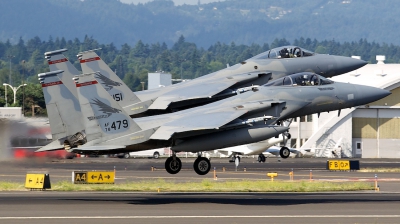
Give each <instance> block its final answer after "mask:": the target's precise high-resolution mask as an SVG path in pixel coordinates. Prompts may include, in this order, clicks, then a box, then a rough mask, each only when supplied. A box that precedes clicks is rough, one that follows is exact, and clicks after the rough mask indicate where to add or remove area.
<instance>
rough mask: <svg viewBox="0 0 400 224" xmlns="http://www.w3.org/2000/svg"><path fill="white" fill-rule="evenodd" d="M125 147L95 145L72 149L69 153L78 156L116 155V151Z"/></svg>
mask: <svg viewBox="0 0 400 224" xmlns="http://www.w3.org/2000/svg"><path fill="white" fill-rule="evenodd" d="M125 147H126V146H124V145H95V146H82V147H78V148H72V149H71V151H72V152H74V153H78V154H96V153H98V154H108V153H110V154H112V153H113V151H115V152H116V153H117V152H119V151H118V150H121V149H125Z"/></svg>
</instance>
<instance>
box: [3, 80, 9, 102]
mask: <svg viewBox="0 0 400 224" xmlns="http://www.w3.org/2000/svg"><path fill="white" fill-rule="evenodd" d="M3 86H4V92H5V95H4V98H5V99H6V107H8V103H7V86H6V85H5V83H3Z"/></svg>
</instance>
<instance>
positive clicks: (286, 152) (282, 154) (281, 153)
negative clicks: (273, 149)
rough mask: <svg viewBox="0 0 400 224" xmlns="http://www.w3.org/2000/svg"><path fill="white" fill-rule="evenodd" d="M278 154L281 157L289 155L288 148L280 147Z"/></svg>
mask: <svg viewBox="0 0 400 224" xmlns="http://www.w3.org/2000/svg"><path fill="white" fill-rule="evenodd" d="M279 155H280V156H281V157H282V158H283V159H286V158H288V157H289V156H290V150H289V149H288V148H287V147H282V148H281V150H280V151H279Z"/></svg>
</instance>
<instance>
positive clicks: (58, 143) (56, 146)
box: [35, 139, 64, 152]
mask: <svg viewBox="0 0 400 224" xmlns="http://www.w3.org/2000/svg"><path fill="white" fill-rule="evenodd" d="M55 150H64V145H63V144H62V140H61V139H60V140H59V139H57V140H54V141H52V142H51V143H49V144H47V145H46V146H43V147H41V148H40V149H38V150H36V151H35V152H46V151H55Z"/></svg>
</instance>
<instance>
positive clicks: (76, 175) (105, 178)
mask: <svg viewBox="0 0 400 224" xmlns="http://www.w3.org/2000/svg"><path fill="white" fill-rule="evenodd" d="M72 178H73V182H74V184H113V183H114V180H115V173H114V171H73V172H72Z"/></svg>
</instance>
